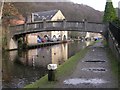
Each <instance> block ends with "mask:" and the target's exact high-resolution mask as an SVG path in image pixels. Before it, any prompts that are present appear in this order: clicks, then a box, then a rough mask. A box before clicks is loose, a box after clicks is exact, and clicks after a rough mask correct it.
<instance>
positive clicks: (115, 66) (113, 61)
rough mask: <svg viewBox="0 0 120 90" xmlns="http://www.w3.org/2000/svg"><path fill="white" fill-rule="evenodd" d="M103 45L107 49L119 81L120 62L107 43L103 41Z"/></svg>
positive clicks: (112, 67)
mask: <svg viewBox="0 0 120 90" xmlns="http://www.w3.org/2000/svg"><path fill="white" fill-rule="evenodd" d="M103 44H104V46H105V47H106V51H107V57H108V58H109V60H110V64H111V69H112V72H113V74H114V75H115V76H116V77H118V79H119V78H120V65H119V64H120V63H119V60H117V58H116V57H115V55H114V54H113V53H112V51H111V49H110V48H109V47H108V44H107V42H106V41H103ZM118 81H119V84H120V80H118Z"/></svg>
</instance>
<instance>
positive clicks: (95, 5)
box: [71, 0, 120, 11]
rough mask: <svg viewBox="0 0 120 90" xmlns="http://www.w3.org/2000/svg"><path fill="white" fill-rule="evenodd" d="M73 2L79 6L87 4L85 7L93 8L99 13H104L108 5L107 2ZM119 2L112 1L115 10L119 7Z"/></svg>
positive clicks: (82, 0) (96, 0) (85, 0)
mask: <svg viewBox="0 0 120 90" xmlns="http://www.w3.org/2000/svg"><path fill="white" fill-rule="evenodd" d="M71 1H72V2H74V3H78V4H85V5H88V6H91V7H93V8H94V9H96V10H99V11H104V9H105V4H106V0H71ZM119 1H120V0H112V2H113V6H114V7H115V8H116V7H118V2H119ZM119 7H120V6H119Z"/></svg>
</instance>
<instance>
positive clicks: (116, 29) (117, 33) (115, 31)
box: [109, 23, 120, 46]
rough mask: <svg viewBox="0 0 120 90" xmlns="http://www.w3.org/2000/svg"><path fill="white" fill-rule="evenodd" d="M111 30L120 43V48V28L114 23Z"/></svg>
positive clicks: (111, 24) (110, 26)
mask: <svg viewBox="0 0 120 90" xmlns="http://www.w3.org/2000/svg"><path fill="white" fill-rule="evenodd" d="M109 29H110V31H111V33H112V34H113V36H114V38H115V40H116V41H117V42H118V44H119V46H120V27H117V26H116V25H115V24H114V23H110V24H109Z"/></svg>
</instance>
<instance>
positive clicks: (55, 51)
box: [2, 41, 90, 88]
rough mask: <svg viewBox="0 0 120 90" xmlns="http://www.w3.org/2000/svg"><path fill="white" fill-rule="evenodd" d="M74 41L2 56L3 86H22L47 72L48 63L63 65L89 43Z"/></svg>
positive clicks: (7, 53)
mask: <svg viewBox="0 0 120 90" xmlns="http://www.w3.org/2000/svg"><path fill="white" fill-rule="evenodd" d="M89 43H90V42H82V41H74V42H69V43H64V44H57V45H53V46H47V47H41V48H36V49H30V50H27V51H17V50H15V51H9V52H6V53H4V54H3V56H2V86H3V88H22V87H24V86H25V85H27V84H30V83H33V82H35V81H36V80H38V79H40V78H41V77H43V76H44V75H46V74H47V65H48V64H51V63H53V64H58V65H61V64H62V63H64V62H65V61H66V60H67V59H68V58H70V57H71V56H73V55H74V54H75V53H77V52H78V51H80V50H81V49H83V48H85V47H86V46H88V45H89Z"/></svg>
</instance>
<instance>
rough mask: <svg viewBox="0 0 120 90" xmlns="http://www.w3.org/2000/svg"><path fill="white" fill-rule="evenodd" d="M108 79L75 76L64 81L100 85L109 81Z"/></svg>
mask: <svg viewBox="0 0 120 90" xmlns="http://www.w3.org/2000/svg"><path fill="white" fill-rule="evenodd" d="M107 82H108V81H105V80H103V79H98V78H94V79H85V78H73V79H68V80H65V81H64V82H63V83H64V84H71V85H78V84H93V85H99V84H104V83H107Z"/></svg>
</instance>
